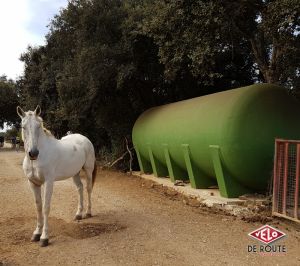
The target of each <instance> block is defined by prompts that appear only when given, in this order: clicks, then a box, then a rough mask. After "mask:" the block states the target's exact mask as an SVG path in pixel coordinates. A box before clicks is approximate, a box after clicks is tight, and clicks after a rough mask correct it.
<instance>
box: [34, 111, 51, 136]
mask: <svg viewBox="0 0 300 266" xmlns="http://www.w3.org/2000/svg"><path fill="white" fill-rule="evenodd" d="M36 118H37V120H38V121H39V122H40V123H41V126H42V129H43V130H44V132H45V134H46V135H47V136H49V137H53V138H54V136H53V134H52V133H51V131H50V130H49V129H47V128H45V126H44V121H43V119H42V118H41V117H40V116H37V117H36Z"/></svg>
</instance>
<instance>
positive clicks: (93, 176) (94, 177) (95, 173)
mask: <svg viewBox="0 0 300 266" xmlns="http://www.w3.org/2000/svg"><path fill="white" fill-rule="evenodd" d="M96 176H97V164H96V160H95V163H94V170H93V174H92V187H93V186H94V183H95V180H96Z"/></svg>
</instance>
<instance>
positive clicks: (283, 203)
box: [272, 139, 300, 223]
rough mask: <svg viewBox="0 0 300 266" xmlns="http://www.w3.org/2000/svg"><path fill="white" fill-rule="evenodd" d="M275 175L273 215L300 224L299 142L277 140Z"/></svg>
mask: <svg viewBox="0 0 300 266" xmlns="http://www.w3.org/2000/svg"><path fill="white" fill-rule="evenodd" d="M273 174H274V176H273V207H272V214H273V215H274V216H279V217H283V218H286V219H289V220H293V221H295V222H298V223H300V205H299V204H300V200H299V196H300V195H299V175H300V141H299V140H284V139H276V140H275V156H274V173H273Z"/></svg>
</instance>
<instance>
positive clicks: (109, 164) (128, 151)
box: [103, 147, 133, 169]
mask: <svg viewBox="0 0 300 266" xmlns="http://www.w3.org/2000/svg"><path fill="white" fill-rule="evenodd" d="M132 149H133V147H132V148H130V149H129V150H127V151H125V152H124V153H123V154H122V155H121V156H120V157H119V158H117V159H116V160H115V161H113V162H108V163H107V164H105V165H103V167H108V168H111V167H113V166H114V165H115V164H116V163H117V162H119V161H121V160H123V159H124V157H125V156H126V154H127V153H129V155H130V159H131V158H132V155H131V150H132ZM130 167H131V165H130ZM130 169H131V168H130Z"/></svg>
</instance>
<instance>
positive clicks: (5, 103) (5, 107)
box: [0, 76, 18, 128]
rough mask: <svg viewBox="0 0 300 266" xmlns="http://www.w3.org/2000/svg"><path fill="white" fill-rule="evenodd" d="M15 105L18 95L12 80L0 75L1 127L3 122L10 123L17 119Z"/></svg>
mask: <svg viewBox="0 0 300 266" xmlns="http://www.w3.org/2000/svg"><path fill="white" fill-rule="evenodd" d="M17 105H18V96H17V93H16V86H15V83H14V81H12V80H8V79H7V78H6V76H0V128H3V126H4V123H7V124H8V125H12V124H14V123H16V122H17V121H18V116H17V113H16V107H17Z"/></svg>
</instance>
